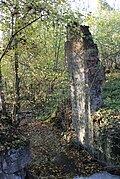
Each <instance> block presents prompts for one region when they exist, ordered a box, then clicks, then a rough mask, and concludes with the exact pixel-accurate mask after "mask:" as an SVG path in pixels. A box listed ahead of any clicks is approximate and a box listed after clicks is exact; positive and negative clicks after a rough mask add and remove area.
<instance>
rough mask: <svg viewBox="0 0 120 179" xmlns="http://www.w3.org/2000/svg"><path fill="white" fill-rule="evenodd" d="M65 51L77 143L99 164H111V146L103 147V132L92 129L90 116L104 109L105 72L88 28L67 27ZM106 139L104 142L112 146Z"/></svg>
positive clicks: (92, 123)
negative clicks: (99, 161)
mask: <svg viewBox="0 0 120 179" xmlns="http://www.w3.org/2000/svg"><path fill="white" fill-rule="evenodd" d="M65 50H66V58H67V59H66V61H67V65H68V70H69V74H70V79H71V98H72V100H71V101H72V123H73V128H74V130H75V132H76V137H77V139H76V140H77V141H78V142H80V143H81V144H82V145H83V146H84V147H85V148H87V149H88V150H89V152H91V153H92V154H93V155H94V156H95V157H97V158H98V159H100V160H102V162H105V163H106V164H107V165H111V163H112V165H114V164H116V162H115V160H113V159H112V158H111V156H113V155H111V152H112V151H113V149H111V147H112V146H110V145H109V144H106V145H104V144H105V143H103V140H101V139H102V137H103V132H102V133H100V132H97V130H95V126H94V122H93V120H92V118H91V115H93V114H94V113H95V112H96V111H97V110H98V108H101V107H102V106H103V100H102V83H103V81H104V76H105V73H104V68H103V66H102V65H101V63H100V60H99V57H98V48H97V45H96V44H95V43H94V41H93V39H92V35H91V33H90V31H89V27H88V26H79V25H78V24H75V23H73V24H70V25H68V40H67V42H66V44H65ZM95 132H96V133H95ZM107 134H108V133H107V132H105V134H104V138H105V139H107V138H108V137H107ZM105 135H106V136H105ZM109 140H110V139H109ZM109 140H107V141H106V142H108V143H113V142H112V141H111V142H109ZM111 140H112V139H111ZM96 141H97V142H96ZM98 144H99V145H98ZM108 146H109V148H108ZM114 146H115V145H114ZM101 151H102V152H101ZM108 156H109V159H108Z"/></svg>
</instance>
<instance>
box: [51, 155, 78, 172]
mask: <svg viewBox="0 0 120 179" xmlns="http://www.w3.org/2000/svg"><path fill="white" fill-rule="evenodd" d="M52 162H53V163H54V164H55V165H56V166H58V167H60V168H62V169H63V171H64V172H65V173H75V172H76V171H77V170H78V169H77V167H76V165H75V162H74V160H73V159H71V158H69V157H68V156H67V155H66V154H65V153H64V152H61V153H59V154H57V155H56V156H55V157H54V159H53V161H52Z"/></svg>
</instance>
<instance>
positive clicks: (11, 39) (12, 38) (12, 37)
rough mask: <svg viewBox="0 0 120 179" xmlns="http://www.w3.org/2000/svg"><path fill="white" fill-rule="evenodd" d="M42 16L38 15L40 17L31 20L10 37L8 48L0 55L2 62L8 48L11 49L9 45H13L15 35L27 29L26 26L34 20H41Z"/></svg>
mask: <svg viewBox="0 0 120 179" xmlns="http://www.w3.org/2000/svg"><path fill="white" fill-rule="evenodd" d="M40 18H41V16H40V17H38V18H36V19H34V20H33V21H31V22H29V23H28V24H26V25H24V26H23V27H21V28H20V29H19V30H17V31H16V32H15V33H14V34H13V35H12V36H11V37H10V40H9V42H8V44H7V46H6V48H5V50H4V52H3V54H2V55H1V57H0V62H1V60H2V58H3V57H4V56H5V54H6V53H7V51H8V49H9V46H10V45H11V43H12V42H13V40H14V37H15V36H16V35H17V34H18V33H19V32H20V31H22V30H23V29H25V28H26V27H28V26H30V25H31V24H33V23H34V22H36V21H37V20H39V19H40Z"/></svg>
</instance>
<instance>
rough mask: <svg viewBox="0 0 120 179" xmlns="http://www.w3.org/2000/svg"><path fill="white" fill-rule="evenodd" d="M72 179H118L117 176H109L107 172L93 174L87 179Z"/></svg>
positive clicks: (85, 178) (79, 178)
mask: <svg viewBox="0 0 120 179" xmlns="http://www.w3.org/2000/svg"><path fill="white" fill-rule="evenodd" d="M73 179H120V176H118V175H111V174H109V173H108V172H102V173H95V174H93V175H91V176H89V177H78V176H76V177H74V178H73Z"/></svg>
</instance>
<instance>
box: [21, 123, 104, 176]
mask: <svg viewBox="0 0 120 179" xmlns="http://www.w3.org/2000/svg"><path fill="white" fill-rule="evenodd" d="M21 130H22V133H23V134H24V136H26V137H27V138H28V139H29V140H30V144H31V145H30V146H31V162H30V164H29V170H30V171H31V173H32V175H33V176H34V177H35V178H41V179H42V177H45V178H44V179H48V178H49V179H50V178H51V179H64V178H65V179H70V178H73V177H74V176H88V175H91V174H93V173H95V172H98V171H102V170H103V168H102V166H100V164H99V163H98V162H97V161H95V160H94V159H93V158H92V157H91V156H90V155H89V154H88V153H87V152H86V151H85V150H84V149H79V150H77V148H75V147H73V146H72V144H70V143H68V142H67V140H66V139H65V136H63V134H62V133H61V131H60V130H58V129H57V128H56V127H55V126H53V125H52V124H51V123H49V122H38V121H33V122H31V123H26V124H24V125H22V126H21Z"/></svg>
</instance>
